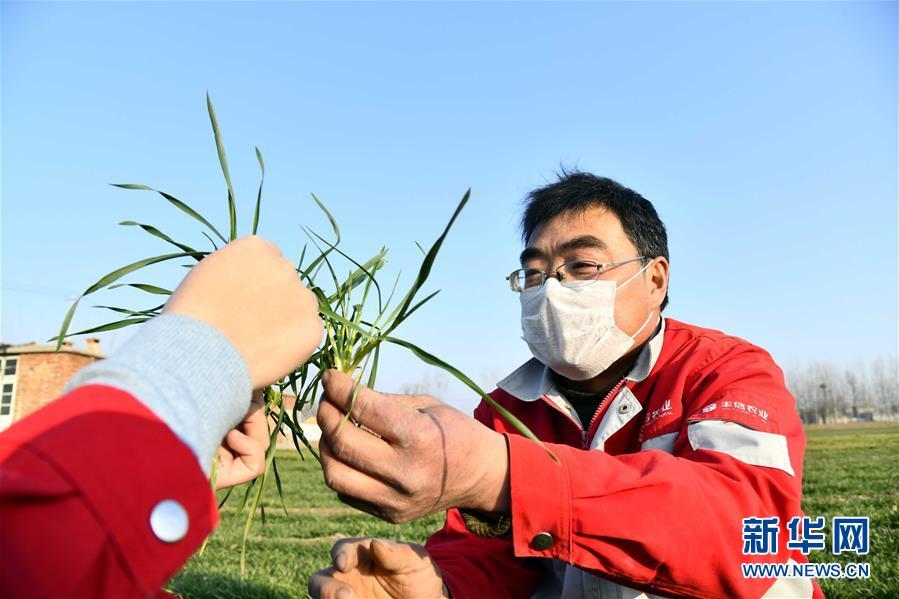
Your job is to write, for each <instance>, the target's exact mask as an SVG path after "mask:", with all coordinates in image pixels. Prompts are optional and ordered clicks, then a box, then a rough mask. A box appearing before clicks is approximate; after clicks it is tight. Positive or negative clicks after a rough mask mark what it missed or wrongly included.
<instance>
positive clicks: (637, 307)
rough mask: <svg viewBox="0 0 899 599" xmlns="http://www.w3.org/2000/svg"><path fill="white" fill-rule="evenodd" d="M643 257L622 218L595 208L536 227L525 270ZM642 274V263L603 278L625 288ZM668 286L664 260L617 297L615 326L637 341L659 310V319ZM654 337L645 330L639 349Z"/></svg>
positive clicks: (525, 256)
mask: <svg viewBox="0 0 899 599" xmlns="http://www.w3.org/2000/svg"><path fill="white" fill-rule="evenodd" d="M639 255H640V254H639V252H638V251H637V248H636V247H634V244H633V243H631V242H630V240H629V239H628V238H627V235H625V233H624V229H623V228H622V227H621V221H620V220H619V219H618V217H617V216H616V215H615V214H614V213H613V212H611V211H609V210H607V209H606V208H603V207H601V206H594V207H591V208H588V209H587V210H585V211H583V212H573V211H569V212H563V213H562V214H560V215H558V216H556V217H555V218H552V219H550V220H549V221H547V222H545V223H543V224H542V225H540V226H539V227H537V229H535V230H534V232H533V233H532V234H531V237H530V238H529V239H528V245H527V248H525V250H524V251H523V252H522V254H521V265H522V268H538V269H540V270H543V271H547V272H548V271H554V270H555V269H557V268H558V267H559V266H561V265H562V264H564V263H566V262H572V261H577V260H591V261H594V262H598V263H600V264H606V263H609V262H621V261H623V260H629V259H631V258H636V257H637V256H639ZM648 257H650V256H648ZM641 268H643V264H642V263H641V262H640V261H636V262H630V263H628V264H623V265H621V266H617V267H614V268H611V269H609V270H607V271H605V272H604V273H602V274H601V275H600V276H599V278H600V279H606V280H612V281H615V282H616V283H617V284H619V285H620V284H621V283H624V282H625V281H627V280H628V279H629V278H631V277H632V276H634V275H635V274H636V273H637V272H639V271H640V269H641ZM667 286H668V263H667V261H666V260H665V259H664V258H657V259H656V260H655V261H654V262H653V263H652V264H651V265H650V266H649V268H647V269H646V271H644V272H643V273H641V274H640V275H639V276H637V278H635V279H634V280H633V281H631V282H630V283H628V284H627V285H625V286H624V287H621V288H619V289H618V291H617V292H616V296H615V322H616V324H617V325H618V327H619V328H621V330H623V331H624V332H625V333H627V334H628V335H633V334H634V333H635V332H636V331H637V330H638V329H639V328H640V326H641V325H643V323H645V322H646V319H647V317H648V316H649V315H650V311H652V310H655V311H656V312H655V314H656V315H657V314H658V310H659V306H660V305H661V303H662V300H663V299H664V297H665V291H666V289H667ZM650 325H651V323H650ZM652 332H653V331H652V327H651V326H647V327H646V328H644V329H643V330H642V331H641V332H640V335H639V336H638V337H637V338H636V339H635V341H636V343H637V344H639V343H642V342H643V341H645V340H646V339H647V338H649V336H650V335H652Z"/></svg>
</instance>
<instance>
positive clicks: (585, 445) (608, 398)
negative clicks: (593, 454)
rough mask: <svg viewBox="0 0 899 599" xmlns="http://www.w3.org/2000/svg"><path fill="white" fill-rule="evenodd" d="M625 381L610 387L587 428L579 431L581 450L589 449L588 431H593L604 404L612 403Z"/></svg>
mask: <svg viewBox="0 0 899 599" xmlns="http://www.w3.org/2000/svg"><path fill="white" fill-rule="evenodd" d="M626 380H627V378H626V377H625V378H623V379H621V380H620V381H618V382H617V383H616V384H615V386H614V387H612V389H611V391H609V392H608V393H607V394H606V396H605V397H604V398H603V399H602V401H601V402H599V407H597V408H596V411H595V412H593V418H591V419H590V424H588V425H587V428H582V429H581V446H582V449H588V448H589V447H590V444H589V442H588V436H589V434H590V431H592V430H593V427H594V425H595V424H596V421H597V420H598V419H599V415H600V414H602V413H603V410H604V409H605V407H606V404H607V403H609V402H610V401H612V398H613V397H615V396H616V395H618V391H620V390H621V386H622V385H624V382H625V381H626Z"/></svg>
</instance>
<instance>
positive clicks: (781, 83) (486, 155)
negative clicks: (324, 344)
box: [0, 2, 897, 408]
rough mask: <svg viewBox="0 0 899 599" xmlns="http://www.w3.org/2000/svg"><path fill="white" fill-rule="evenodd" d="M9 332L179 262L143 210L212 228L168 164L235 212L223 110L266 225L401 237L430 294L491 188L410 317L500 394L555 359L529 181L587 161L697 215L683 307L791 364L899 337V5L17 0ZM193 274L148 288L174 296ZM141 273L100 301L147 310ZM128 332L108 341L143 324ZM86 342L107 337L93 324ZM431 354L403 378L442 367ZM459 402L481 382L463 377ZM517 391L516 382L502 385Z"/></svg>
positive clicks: (402, 358)
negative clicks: (540, 307) (526, 258)
mask: <svg viewBox="0 0 899 599" xmlns="http://www.w3.org/2000/svg"><path fill="white" fill-rule="evenodd" d="M0 18H2V42H0V44H2V46H0V50H2V58H0V60H2V64H0V67H2V74H0V86H2V87H0V236H2V239H0V252H2V254H0V285H2V288H0V339H2V341H3V342H4V343H23V342H28V341H45V340H46V339H48V338H49V337H51V336H53V335H54V334H56V332H57V330H58V327H59V324H60V322H61V320H62V317H63V315H64V314H65V312H66V309H67V307H68V305H69V302H70V301H71V299H72V298H74V297H76V296H77V295H78V294H79V293H80V292H81V291H83V290H84V289H85V288H87V287H88V286H89V285H91V284H92V283H93V282H94V281H96V280H97V279H99V278H100V277H101V276H102V275H104V274H106V273H107V272H110V271H112V270H114V269H115V268H117V267H119V266H122V265H124V264H127V263H129V262H132V261H135V260H139V259H141V258H145V257H148V256H152V255H157V254H163V253H168V252H169V249H168V247H167V246H166V244H164V242H162V241H160V240H158V239H155V238H153V237H150V236H148V235H145V234H143V233H142V232H141V231H139V230H137V229H135V228H132V227H120V226H117V224H116V223H118V222H120V221H123V220H135V221H140V222H145V223H149V224H152V225H155V226H157V227H158V228H160V229H162V230H163V231H165V232H166V233H168V234H169V235H171V236H172V237H175V238H177V239H179V240H183V241H185V242H188V243H192V244H194V245H196V246H202V247H208V242H206V241H205V239H204V238H203V237H202V235H201V234H200V230H201V229H200V227H199V226H198V225H196V223H195V222H194V221H192V220H190V219H189V218H188V217H186V216H185V215H184V214H182V213H181V212H179V211H178V210H177V209H175V208H173V207H172V206H170V205H169V204H168V203H166V202H165V201H164V200H162V199H161V198H160V197H158V196H155V195H153V194H150V193H146V192H137V191H125V190H121V189H117V188H114V187H111V186H109V185H108V183H142V184H147V185H151V186H153V187H157V188H159V189H162V190H165V191H167V192H169V193H172V194H174V195H175V196H177V197H179V198H181V199H182V200H184V201H186V202H188V203H189V204H190V205H192V206H193V207H194V208H196V209H197V210H198V211H200V212H201V213H203V214H204V215H206V216H207V217H209V218H210V220H212V221H213V222H214V223H216V224H217V226H219V228H220V229H226V228H227V225H226V223H227V207H226V192H225V185H224V181H223V179H222V176H221V172H220V170H219V166H218V160H217V156H216V152H215V146H214V141H213V136H212V131H211V127H210V125H209V120H208V116H207V114H206V106H205V94H206V92H207V91H208V92H209V93H210V95H211V97H212V99H213V102H214V104H215V108H216V112H217V115H218V121H219V124H220V126H221V130H222V135H223V138H224V141H225V145H226V148H227V150H228V157H229V162H230V167H231V174H232V179H233V181H234V186H235V189H236V196H237V202H238V210H239V213H240V218H241V221H240V225H241V228H240V231H241V232H242V233H248V232H249V229H250V224H251V219H252V209H253V205H254V203H255V195H256V189H257V186H258V183H259V169H258V165H257V163H256V158H255V154H254V150H253V148H254V146H258V147H259V148H260V150H261V151H262V153H263V155H264V157H265V163H266V179H265V191H264V199H263V209H262V218H261V225H260V231H259V232H260V234H261V235H263V236H265V237H267V238H269V239H271V240H273V241H274V242H275V243H277V244H278V245H279V246H280V247H281V248H282V250H283V251H284V253H285V255H287V256H293V257H298V255H299V252H300V249H301V248H302V246H303V243H304V240H305V239H306V238H305V235H304V233H303V232H302V230H301V225H305V226H307V227H310V228H312V229H314V230H316V231H318V232H320V233H322V234H327V233H328V232H329V225H328V222H327V220H326V219H325V218H324V217H323V216H322V214H321V212H320V211H318V209H317V208H316V207H315V205H314V204H313V202H312V200H311V198H310V192H314V193H315V194H316V195H317V196H318V197H320V198H321V199H322V200H323V201H324V202H325V203H326V204H327V205H328V207H329V208H330V210H331V211H332V213H333V214H334V216H335V218H336V219H337V220H338V222H339V223H340V227H341V231H342V233H343V242H342V247H344V248H345V249H346V251H348V252H349V253H350V254H351V255H353V256H356V257H359V258H363V259H364V258H366V257H368V256H370V255H373V254H374V253H376V252H377V251H378V249H379V248H380V247H381V246H382V245H386V246H388V247H389V248H390V253H389V259H390V263H389V265H388V267H387V268H386V270H385V280H390V279H391V278H392V277H393V276H395V275H396V273H398V272H400V271H401V272H402V275H401V276H402V279H401V283H400V289H404V288H405V286H406V285H408V284H409V283H410V281H411V278H412V276H413V273H414V272H416V270H417V268H418V264H419V263H420V260H421V255H420V253H419V250H418V249H417V247H416V245H415V243H416V242H419V243H421V244H422V245H425V246H427V245H429V244H430V243H431V242H433V240H434V239H435V238H436V237H437V236H438V235H439V233H440V231H441V230H442V228H443V226H444V225H445V223H446V221H447V219H448V218H449V216H450V214H451V213H452V211H453V209H454V208H455V206H456V203H457V202H458V201H459V199H460V198H461V197H462V195H463V194H464V193H465V191H466V190H467V189H469V188H471V190H472V198H471V201H470V203H469V205H468V206H467V207H466V208H465V210H464V211H463V213H462V215H461V216H460V218H459V220H458V222H457V224H456V226H455V227H454V228H453V230H452V231H451V233H450V235H449V237H448V239H447V241H446V243H445V246H444V248H443V250H442V252H441V254H440V255H439V257H438V259H437V263H436V265H435V268H434V271H433V274H432V277H431V280H430V281H429V284H428V286H427V288H426V290H428V291H430V290H437V289H441V293H440V294H439V295H438V296H437V297H436V298H435V299H434V300H433V301H432V302H431V303H430V304H428V305H427V306H426V307H425V308H422V310H421V311H419V312H418V313H416V315H415V316H414V317H413V318H411V319H410V320H409V321H407V322H406V323H404V324H403V325H402V327H401V328H400V329H399V330H398V331H397V333H398V334H399V335H400V336H401V337H404V338H406V339H408V340H410V341H412V342H415V343H417V344H419V345H421V346H422V347H424V348H425V349H427V350H428V351H430V352H432V353H434V354H436V355H438V356H440V357H441V358H443V359H444V360H446V361H447V362H449V363H451V364H453V365H455V366H457V367H458V368H459V369H460V370H462V371H463V372H465V373H467V374H468V375H469V376H471V378H473V379H474V380H475V381H477V382H478V383H479V384H481V385H483V386H485V387H489V388H492V386H493V385H494V384H495V383H496V381H498V380H499V379H500V378H502V377H503V376H504V375H505V374H507V373H508V372H510V371H511V370H513V369H514V368H515V367H517V366H518V365H520V364H521V363H522V362H524V361H525V360H526V359H528V358H529V352H528V349H527V346H526V345H525V344H524V342H523V341H522V340H521V338H520V334H521V332H520V324H519V318H520V309H519V302H518V297H517V296H516V295H515V294H513V293H512V292H510V291H509V290H508V287H507V284H506V282H505V280H504V278H505V276H506V275H507V274H508V273H509V272H510V271H511V270H513V269H514V268H517V256H518V253H519V252H520V251H521V247H522V246H521V242H520V239H519V236H518V218H519V216H520V208H521V202H522V199H523V197H524V196H525V195H526V194H527V192H528V191H530V190H531V189H533V188H534V187H537V186H540V185H543V184H545V183H546V182H548V181H551V180H553V177H554V176H555V172H556V171H557V170H558V169H559V168H560V166H567V167H578V168H580V169H583V170H586V171H590V172H593V173H595V174H598V175H602V176H607V177H611V178H613V179H615V180H617V181H619V182H621V183H622V184H625V185H627V186H629V187H632V188H633V189H635V190H636V191H638V192H639V193H641V194H642V195H643V196H645V197H646V198H648V199H649V200H650V201H652V202H653V203H654V205H655V206H656V209H657V210H658V212H659V214H660V216H661V218H662V219H663V220H664V222H665V223H666V225H667V228H668V234H669V248H670V254H671V282H670V297H671V304H670V306H669V307H668V308H667V309H666V311H665V312H666V315H667V316H669V317H671V318H676V319H679V320H683V321H686V322H690V323H692V324H696V325H699V326H704V327H710V328H715V329H721V330H724V331H727V332H728V333H731V334H735V335H738V336H740V337H743V338H745V339H747V340H749V341H751V342H753V343H756V344H758V345H760V346H761V347H763V348H765V349H767V350H768V351H769V352H770V353H771V354H772V355H773V356H774V358H775V360H777V361H778V363H779V364H781V366H782V367H784V368H785V369H789V368H792V367H795V366H798V365H803V364H807V363H809V362H812V361H830V362H832V363H834V364H837V365H839V366H841V367H853V366H854V365H859V364H863V363H865V362H866V361H869V360H871V359H874V358H879V357H889V356H895V355H896V351H897V85H896V81H897V27H896V24H897V4H896V3H893V2H888V3H865V2H851V3H817V2H811V3H777V2H765V3H723V2H722V3H706V2H700V3H678V2H670V3H651V2H640V3H611V2H610V3H570V4H569V3H455V4H444V3H386V4H382V3H374V2H371V3H327V4H324V3H322V4H319V3H288V2H283V3H282V2H279V3H271V4H267V3H252V4H250V3H230V2H229V3H216V2H197V3H163V2H159V3H105V2H104V3H77V2H69V3H40V2H33V3H32V2H28V3H18V2H3V3H2V4H0ZM184 272H185V271H184V269H182V268H179V267H177V266H172V267H160V268H155V269H153V270H148V271H146V272H143V273H140V274H139V275H133V276H132V277H130V278H129V279H127V281H130V282H143V283H154V284H157V285H162V286H164V287H169V288H171V287H174V286H175V285H176V284H177V282H178V280H179V278H180V277H182V276H183V274H184ZM153 299H154V298H149V299H148V298H147V297H143V296H141V295H140V294H137V293H133V294H132V293H129V291H128V290H123V289H119V290H113V291H109V292H103V293H99V294H96V295H92V296H89V297H87V298H86V299H85V300H84V301H83V302H82V306H81V307H80V308H79V312H78V313H77V314H76V316H75V321H74V327H75V328H76V329H83V328H87V327H90V326H94V325H98V324H102V323H103V322H106V321H108V320H112V319H114V317H115V315H113V314H111V313H108V312H105V311H102V310H98V309H95V308H92V307H91V306H92V305H104V304H105V305H108V304H112V305H120V306H126V307H135V306H138V307H141V308H147V307H151V306H153V305H155V304H154V303H153V302H152V300H153ZM133 331H134V329H124V330H121V331H116V332H112V333H107V334H104V335H103V336H102V337H103V344H104V349H105V351H107V352H114V351H115V348H116V347H119V346H120V345H121V343H122V342H123V341H124V340H125V339H127V338H128V336H130V335H131V334H132V333H133ZM76 344H83V341H81V340H79V341H76ZM440 380H441V377H440V376H439V375H437V374H436V373H435V371H433V369H431V368H429V367H426V366H424V365H422V364H421V363H420V362H418V361H417V359H415V358H414V357H412V356H410V355H409V354H408V353H405V352H404V351H403V350H399V349H394V350H389V351H386V352H385V354H384V355H383V356H382V361H381V367H380V375H379V385H378V387H380V388H381V389H383V390H387V391H401V390H403V389H404V388H409V386H410V385H421V384H423V383H427V384H430V385H431V386H432V387H439V386H440V385H439V382H440ZM444 381H445V384H446V391H445V393H444V396H445V398H448V399H449V400H450V401H451V402H453V403H455V404H456V405H459V406H460V407H463V408H470V407H472V406H473V405H474V404H475V403H476V398H475V397H474V396H473V394H472V393H471V392H469V391H467V390H466V389H465V388H464V387H462V386H461V385H460V384H458V383H455V382H453V381H450V380H446V379H444ZM489 388H488V389H487V390H489Z"/></svg>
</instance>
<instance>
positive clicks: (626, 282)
mask: <svg viewBox="0 0 899 599" xmlns="http://www.w3.org/2000/svg"><path fill="white" fill-rule="evenodd" d="M650 264H652V260H650V261H649V262H647V263H646V266H644V267H643V268H641V269H640V270H638V271H637V272H636V273H635V274H634V276H632V277H631V278H629V279H628V280H627V281H625V282H624V283H622V284H621V285H619V286H618V287H616V288H615V289H616V290H618V289H621V288H622V287H624V286H625V285H627V284H628V283H630V282H631V281H633V280H634V279H636V278H637V277H639V276H640V274H641V273H642V272H644V271H645V270H646V269H647V268H649V265H650ZM654 313H655V309H653V310H650V311H649V315H648V316H647V317H646V320H644V321H643V324H642V325H640V328H639V329H637V332H636V333H634V334H633V335H630V338H631V339H636V338H637V336H638V335H639V334H640V332H641V331H642V330H643V329H645V328H646V325H648V324H649V321H650V319H651V318H652V315H653V314H654Z"/></svg>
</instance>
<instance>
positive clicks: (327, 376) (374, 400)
mask: <svg viewBox="0 0 899 599" xmlns="http://www.w3.org/2000/svg"><path fill="white" fill-rule="evenodd" d="M322 387H324V390H325V397H326V399H327V400H328V401H330V402H331V403H333V404H334V405H335V406H337V407H338V408H340V409H341V410H342V411H343V412H344V413H349V412H350V410H352V412H351V414H352V416H353V419H355V420H356V421H357V422H359V423H361V424H364V425H365V426H366V427H368V428H370V429H371V430H373V431H374V432H376V433H378V434H379V435H381V436H382V437H385V438H387V439H388V440H390V441H402V440H403V439H404V438H405V437H406V436H407V434H408V431H409V430H410V427H411V428H414V427H415V426H416V423H417V422H418V421H419V419H420V418H421V414H420V413H419V412H418V409H417V406H414V405H407V403H405V401H398V400H397V399H396V398H395V397H393V396H390V395H388V394H386V393H379V392H377V391H373V390H372V389H369V388H368V387H366V386H364V385H357V384H356V381H354V380H353V379H352V378H351V377H350V376H349V375H347V374H344V373H342V372H340V371H338V370H326V371H325V372H324V374H322ZM354 396H355V397H354Z"/></svg>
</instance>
